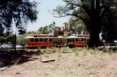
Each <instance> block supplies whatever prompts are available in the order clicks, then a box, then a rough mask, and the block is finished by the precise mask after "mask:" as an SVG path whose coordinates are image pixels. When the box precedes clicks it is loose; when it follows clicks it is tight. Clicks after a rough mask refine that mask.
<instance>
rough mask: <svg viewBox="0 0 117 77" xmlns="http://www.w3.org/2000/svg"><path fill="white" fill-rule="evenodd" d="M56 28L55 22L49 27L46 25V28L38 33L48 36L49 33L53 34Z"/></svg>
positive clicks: (40, 29)
mask: <svg viewBox="0 0 117 77" xmlns="http://www.w3.org/2000/svg"><path fill="white" fill-rule="evenodd" d="M54 28H55V22H53V23H51V24H49V25H46V26H44V27H40V28H39V29H38V33H41V34H48V33H49V32H52V30H53V29H54Z"/></svg>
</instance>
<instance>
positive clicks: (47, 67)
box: [0, 50, 117, 77]
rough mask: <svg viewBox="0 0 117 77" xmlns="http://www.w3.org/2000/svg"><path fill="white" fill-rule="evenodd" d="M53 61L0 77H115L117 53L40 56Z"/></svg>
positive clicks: (9, 70) (27, 65) (12, 69)
mask: <svg viewBox="0 0 117 77" xmlns="http://www.w3.org/2000/svg"><path fill="white" fill-rule="evenodd" d="M43 56H46V57H49V58H50V59H54V60H55V61H52V62H47V63H43V62H41V61H40V56H36V57H37V58H38V59H36V60H34V61H29V62H26V63H23V64H20V65H15V66H12V67H10V68H7V69H6V70H4V71H3V70H2V69H3V68H1V69H0V70H1V71H0V77H117V53H111V54H110V53H103V52H98V51H97V52H95V53H94V52H92V51H91V52H86V50H85V51H82V52H70V53H61V52H60V53H58V52H56V53H52V54H45V55H41V59H42V58H43Z"/></svg>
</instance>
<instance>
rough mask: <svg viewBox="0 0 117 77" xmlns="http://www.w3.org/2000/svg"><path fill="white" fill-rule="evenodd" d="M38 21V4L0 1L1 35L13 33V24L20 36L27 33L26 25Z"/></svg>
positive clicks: (14, 0)
mask: <svg viewBox="0 0 117 77" xmlns="http://www.w3.org/2000/svg"><path fill="white" fill-rule="evenodd" d="M36 19H37V11H36V3H35V2H30V1H29V0H0V34H3V33H4V32H5V31H6V33H8V34H9V33H10V32H11V30H12V29H11V27H12V24H13V22H14V23H15V26H16V27H17V29H18V31H19V33H20V34H22V33H24V32H25V25H23V23H27V22H28V21H29V20H30V21H35V20H36Z"/></svg>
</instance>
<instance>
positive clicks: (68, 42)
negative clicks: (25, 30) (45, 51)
mask: <svg viewBox="0 0 117 77" xmlns="http://www.w3.org/2000/svg"><path fill="white" fill-rule="evenodd" d="M26 41H27V42H26V48H46V47H47V48H52V47H66V46H68V47H87V41H88V37H87V36H78V37H76V36H68V37H62V36H59V37H52V36H48V35H31V36H28V37H26Z"/></svg>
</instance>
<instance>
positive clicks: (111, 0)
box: [54, 0, 117, 47]
mask: <svg viewBox="0 0 117 77" xmlns="http://www.w3.org/2000/svg"><path fill="white" fill-rule="evenodd" d="M63 1H64V2H65V3H66V5H65V6H58V7H57V8H56V9H55V10H54V11H55V12H57V13H58V15H59V16H67V15H71V16H72V17H76V18H77V19H79V20H82V21H83V22H84V23H85V25H86V28H87V30H88V32H89V33H90V40H89V47H96V46H99V45H100V39H99V33H100V32H102V33H103V39H104V40H106V41H107V42H112V41H113V40H115V39H117V27H116V25H117V23H116V21H117V1H116V0H63Z"/></svg>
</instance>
